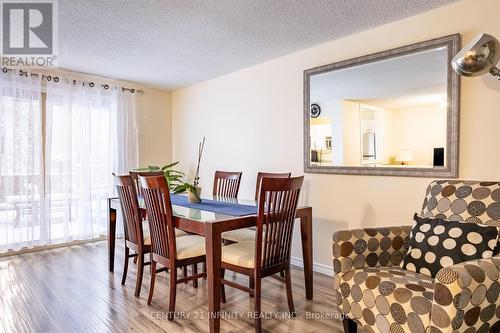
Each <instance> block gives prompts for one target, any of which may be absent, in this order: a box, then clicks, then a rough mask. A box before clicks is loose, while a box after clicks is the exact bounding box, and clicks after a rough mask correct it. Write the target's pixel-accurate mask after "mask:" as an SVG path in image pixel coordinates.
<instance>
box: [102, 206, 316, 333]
mask: <svg viewBox="0 0 500 333" xmlns="http://www.w3.org/2000/svg"><path fill="white" fill-rule="evenodd" d="M138 199H139V200H138V202H139V209H141V210H145V209H146V207H145V204H144V200H142V198H140V197H139V198H138ZM203 200H209V201H218V202H225V203H229V204H233V205H244V206H256V205H257V202H256V201H254V200H245V199H234V198H221V197H208V198H207V197H204V198H203V199H202V202H203ZM195 207H196V205H192V206H189V207H186V206H182V205H176V204H172V211H173V215H174V218H173V223H174V227H176V228H179V229H181V230H184V231H186V232H189V233H193V234H196V235H200V236H203V237H205V247H206V267H207V289H208V316H207V317H208V320H209V327H210V332H220V319H221V312H220V301H221V300H220V296H221V276H220V271H221V251H222V237H221V235H222V233H223V232H226V231H230V230H237V229H242V228H248V227H255V226H256V222H257V214H256V213H251V214H248V215H238V216H236V215H230V214H229V213H227V212H226V213H218V212H214V211H208V210H204V209H199V208H195ZM202 207H203V206H202ZM120 209H121V207H120V201H119V199H118V198H116V197H112V198H108V262H109V271H110V272H113V271H114V262H115V260H114V258H115V242H116V222H117V215H118V214H117V213H118V211H119V210H120ZM255 211H256V210H255ZM296 218H297V219H299V220H300V236H301V243H302V258H303V270H304V284H305V293H306V299H307V300H312V299H313V265H312V256H313V245H312V207H309V206H301V207H298V208H297V211H296Z"/></svg>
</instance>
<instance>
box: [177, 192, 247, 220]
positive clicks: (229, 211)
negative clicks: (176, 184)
mask: <svg viewBox="0 0 500 333" xmlns="http://www.w3.org/2000/svg"><path fill="white" fill-rule="evenodd" d="M170 201H171V202H172V205H176V206H183V207H187V208H194V209H200V210H206V211H209V212H214V213H220V214H224V215H232V216H245V215H254V214H257V207H256V206H250V205H242V204H238V203H232V202H222V201H216V200H210V199H203V198H202V199H201V203H197V204H193V203H190V202H189V201H188V198H187V196H185V195H179V194H171V195H170Z"/></svg>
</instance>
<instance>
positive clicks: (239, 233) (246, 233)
mask: <svg viewBox="0 0 500 333" xmlns="http://www.w3.org/2000/svg"><path fill="white" fill-rule="evenodd" d="M291 175H292V173H291V172H280V173H276V172H274V173H273V172H259V173H257V180H256V182H255V201H257V200H258V199H259V194H260V184H261V182H262V178H264V177H267V178H290V176H291ZM255 230H256V229H255V227H252V228H243V229H237V230H231V231H226V232H224V233H223V234H222V239H223V240H224V244H230V243H234V242H244V241H253V240H255Z"/></svg>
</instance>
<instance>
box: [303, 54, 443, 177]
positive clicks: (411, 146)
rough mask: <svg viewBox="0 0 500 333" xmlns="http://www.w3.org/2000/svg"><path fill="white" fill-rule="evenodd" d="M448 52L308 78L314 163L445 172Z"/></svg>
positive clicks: (399, 57)
mask: <svg viewBox="0 0 500 333" xmlns="http://www.w3.org/2000/svg"><path fill="white" fill-rule="evenodd" d="M448 66H449V64H448V50H447V47H437V48H433V49H428V50H425V51H420V52H416V53H412V54H406V55H402V56H397V57H392V58H387V59H384V60H380V61H375V62H369V63H364V64H360V65H354V66H352V67H347V68H341V69H334V70H331V71H328V72H324V73H320V74H314V75H311V77H310V99H309V101H310V106H311V109H310V131H309V135H310V156H309V158H310V164H311V165H317V166H365V167H402V168H404V167H412V168H419V167H422V168H429V167H444V166H445V160H446V159H445V158H444V157H445V154H446V152H445V147H446V142H447V141H446V140H447V133H446V128H447V110H448V105H447V101H448V96H447V83H448V78H447V73H448Z"/></svg>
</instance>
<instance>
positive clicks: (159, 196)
mask: <svg viewBox="0 0 500 333" xmlns="http://www.w3.org/2000/svg"><path fill="white" fill-rule="evenodd" d="M139 183H140V185H141V188H142V193H143V195H144V203H145V205H146V212H147V214H148V222H149V234H150V237H151V252H153V253H154V254H156V255H158V256H160V257H162V258H164V259H165V260H169V259H171V258H175V257H176V243H175V230H174V226H173V215H172V203H171V202H170V192H169V189H168V184H167V180H166V179H165V177H164V176H147V177H144V176H139Z"/></svg>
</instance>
